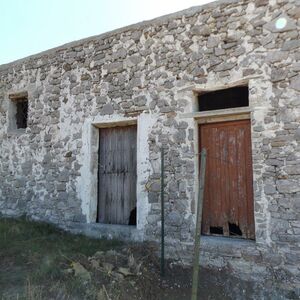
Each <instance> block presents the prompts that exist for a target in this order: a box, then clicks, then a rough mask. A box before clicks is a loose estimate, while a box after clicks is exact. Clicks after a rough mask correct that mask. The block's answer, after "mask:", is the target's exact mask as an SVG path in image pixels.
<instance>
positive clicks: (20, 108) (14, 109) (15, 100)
mask: <svg viewBox="0 0 300 300" xmlns="http://www.w3.org/2000/svg"><path fill="white" fill-rule="evenodd" d="M9 98H10V100H11V101H10V105H9V115H8V117H9V128H10V129H25V128H27V121H28V96H27V93H20V94H12V95H10V96H9Z"/></svg>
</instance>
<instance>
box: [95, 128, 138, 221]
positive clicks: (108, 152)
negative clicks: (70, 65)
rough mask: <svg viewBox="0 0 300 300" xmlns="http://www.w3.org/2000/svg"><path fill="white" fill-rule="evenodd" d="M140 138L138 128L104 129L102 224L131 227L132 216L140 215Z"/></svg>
mask: <svg viewBox="0 0 300 300" xmlns="http://www.w3.org/2000/svg"><path fill="white" fill-rule="evenodd" d="M136 136H137V128H136V126H135V125H133V126H124V127H113V128H101V129H100V134H99V137H100V138H99V176H98V179H99V180H98V181H99V187H98V191H99V192H98V222H100V223H106V224H126V225H128V224H129V218H130V214H133V213H136V210H135V207H136V149H137V148H136V147H137V140H136ZM131 217H132V216H131Z"/></svg>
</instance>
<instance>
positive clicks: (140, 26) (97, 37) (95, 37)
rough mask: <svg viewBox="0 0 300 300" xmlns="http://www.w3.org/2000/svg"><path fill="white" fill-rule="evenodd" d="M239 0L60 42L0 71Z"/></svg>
mask: <svg viewBox="0 0 300 300" xmlns="http://www.w3.org/2000/svg"><path fill="white" fill-rule="evenodd" d="M239 2H241V1H240V0H219V1H214V2H210V3H206V4H203V5H199V6H192V7H190V8H187V9H184V10H180V11H177V12H174V13H170V14H167V15H163V16H159V17H156V18H154V19H150V20H145V21H141V22H138V23H134V24H131V25H128V26H124V27H120V28H117V29H113V30H110V31H107V32H104V33H101V34H97V35H93V36H89V37H86V38H82V39H79V40H75V41H72V42H68V43H65V44H62V45H60V46H56V47H53V48H50V49H47V50H44V51H41V52H38V53H35V54H32V55H29V56H26V57H23V58H20V59H17V60H14V61H12V62H9V63H5V64H2V65H0V71H1V70H5V69H8V68H10V67H11V66H13V65H18V64H21V63H24V62H26V61H27V60H30V59H38V58H40V57H42V56H44V55H47V54H52V53H55V52H57V51H59V50H63V49H67V48H71V47H75V46H78V45H81V44H84V43H86V42H89V41H94V40H101V39H104V38H106V37H109V36H112V35H115V34H119V33H123V32H126V31H129V30H134V29H143V28H145V27H147V26H149V25H159V24H161V23H164V22H166V21H169V20H171V19H175V18H178V17H183V16H192V15H194V14H196V13H200V12H202V11H203V10H205V9H212V8H215V7H216V6H219V5H222V4H232V3H239Z"/></svg>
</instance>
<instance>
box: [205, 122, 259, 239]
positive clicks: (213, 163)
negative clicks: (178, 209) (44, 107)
mask: <svg viewBox="0 0 300 300" xmlns="http://www.w3.org/2000/svg"><path fill="white" fill-rule="evenodd" d="M199 133H200V147H201V148H202V147H204V148H206V149H207V168H206V178H205V180H206V182H205V191H204V202H203V219H202V233H203V234H212V235H214V234H217V235H224V236H238V237H244V238H249V239H254V238H255V233H254V232H255V229H254V211H253V179H252V176H253V175H252V172H253V171H252V158H251V156H252V155H251V125H250V120H240V121H230V122H222V123H214V124H204V125H200V128H199Z"/></svg>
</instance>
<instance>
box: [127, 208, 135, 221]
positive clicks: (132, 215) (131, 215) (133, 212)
mask: <svg viewBox="0 0 300 300" xmlns="http://www.w3.org/2000/svg"><path fill="white" fill-rule="evenodd" d="M128 225H136V207H135V208H134V209H133V210H132V211H131V212H130V216H129V222H128Z"/></svg>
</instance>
